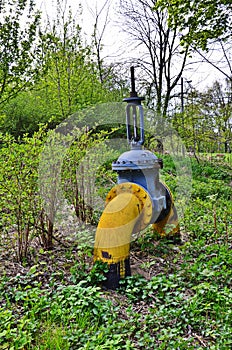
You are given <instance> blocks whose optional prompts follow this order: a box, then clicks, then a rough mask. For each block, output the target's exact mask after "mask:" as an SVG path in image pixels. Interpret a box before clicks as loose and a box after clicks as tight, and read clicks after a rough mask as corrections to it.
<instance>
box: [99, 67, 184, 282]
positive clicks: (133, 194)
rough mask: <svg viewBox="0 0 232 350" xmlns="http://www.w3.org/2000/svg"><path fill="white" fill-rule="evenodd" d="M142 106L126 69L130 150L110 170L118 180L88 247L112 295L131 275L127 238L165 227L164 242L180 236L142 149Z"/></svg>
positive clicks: (155, 162)
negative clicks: (101, 265) (103, 267)
mask: <svg viewBox="0 0 232 350" xmlns="http://www.w3.org/2000/svg"><path fill="white" fill-rule="evenodd" d="M142 100H144V98H143V97H138V95H137V93H136V91H135V78H134V67H131V92H130V97H129V98H125V99H124V100H123V101H125V102H127V106H126V130H127V140H128V143H129V145H130V150H129V151H127V152H125V153H123V154H122V155H120V156H119V158H118V159H117V160H116V161H115V162H113V164H112V169H113V170H114V171H116V172H117V174H118V181H117V182H118V184H117V185H116V186H115V187H113V188H112V189H111V190H110V192H109V193H108V195H107V197H106V205H105V209H104V211H103V213H102V215H101V218H100V220H99V223H98V226H97V230H96V235H95V243H94V261H97V260H100V261H103V262H107V264H108V267H109V270H108V272H107V273H106V280H105V281H104V283H103V286H104V287H105V288H107V289H117V288H118V287H119V281H120V279H122V278H124V277H126V276H130V275H131V269H130V242H131V237H132V234H134V233H137V232H139V231H141V230H143V229H145V228H146V227H147V226H148V225H150V224H152V227H153V229H154V230H155V231H156V232H157V233H158V234H159V235H160V236H165V235H167V233H166V228H167V225H169V230H168V235H169V236H173V237H178V238H179V236H180V233H179V224H178V217H177V212H176V208H175V206H174V201H173V197H172V194H171V191H170V190H169V188H168V187H167V186H166V185H165V184H164V183H162V182H161V181H160V179H159V170H160V169H161V168H162V167H163V162H162V159H159V158H158V157H157V156H156V155H155V154H153V153H152V152H151V151H149V150H146V149H144V147H143V144H144V113H143V107H142V105H141V101H142ZM170 225H171V226H170ZM170 227H171V230H170Z"/></svg>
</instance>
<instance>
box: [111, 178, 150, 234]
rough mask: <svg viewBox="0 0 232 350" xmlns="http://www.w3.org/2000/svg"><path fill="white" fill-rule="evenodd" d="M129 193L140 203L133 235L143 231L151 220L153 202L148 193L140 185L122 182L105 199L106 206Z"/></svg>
mask: <svg viewBox="0 0 232 350" xmlns="http://www.w3.org/2000/svg"><path fill="white" fill-rule="evenodd" d="M125 192H127V193H131V194H132V195H135V196H136V197H137V198H138V199H139V202H140V203H141V208H142V210H141V212H140V217H139V219H138V221H137V223H136V226H135V229H134V233H135V232H139V231H141V230H143V229H145V228H146V227H147V226H148V225H149V224H150V223H151V220H152V214H153V204H152V203H153V202H152V199H151V197H150V195H149V193H148V192H147V191H146V190H145V189H144V188H143V187H142V186H140V185H138V184H136V183H132V182H124V183H121V184H118V185H116V186H115V187H113V188H112V189H111V190H110V192H109V193H108V195H107V197H106V205H107V204H108V203H109V202H110V201H111V200H112V199H114V198H115V197H116V196H118V195H120V194H121V193H125Z"/></svg>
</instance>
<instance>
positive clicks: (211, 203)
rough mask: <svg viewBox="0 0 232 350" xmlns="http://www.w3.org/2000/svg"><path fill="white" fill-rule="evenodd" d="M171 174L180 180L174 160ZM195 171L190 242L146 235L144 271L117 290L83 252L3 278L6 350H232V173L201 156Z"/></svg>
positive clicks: (139, 246)
mask: <svg viewBox="0 0 232 350" xmlns="http://www.w3.org/2000/svg"><path fill="white" fill-rule="evenodd" d="M166 168H167V171H166V174H167V179H168V177H169V176H172V175H173V176H174V177H175V169H174V167H173V165H172V164H171V161H170V160H169V159H168V158H167V161H166ZM220 170H221V171H220ZM192 171H193V194H192V198H191V200H190V204H189V206H188V208H187V209H186V213H185V217H184V218H183V219H181V231H182V234H183V243H184V244H183V245H180V246H177V245H175V244H173V243H172V242H170V241H168V239H166V240H165V239H164V240H160V241H157V240H156V238H155V236H154V235H153V234H152V232H151V230H147V231H146V232H145V233H144V234H143V235H141V236H140V237H139V239H137V241H136V242H134V243H133V244H132V245H131V260H132V261H131V263H135V262H136V264H137V269H138V271H140V272H141V273H137V272H136V273H133V275H132V276H131V277H127V278H126V279H125V280H122V281H121V284H120V288H119V289H118V290H117V291H109V290H108V291H105V290H103V289H102V288H101V283H102V280H104V271H106V266H105V265H104V264H98V265H95V266H94V267H93V266H92V263H91V260H92V256H90V257H89V259H87V258H86V256H89V255H91V254H92V251H91V249H90V248H86V247H84V246H82V247H81V249H79V251H78V250H77V251H76V253H77V254H76V255H75V256H74V253H73V251H74V249H73V250H72V249H70V251H68V249H66V252H65V253H64V254H65V257H66V262H65V263H64V264H63V265H62V267H60V266H59V264H58V263H57V267H56V270H55V271H54V270H53V272H52V273H51V272H50V273H49V270H48V264H49V263H46V262H44V263H43V260H42V257H41V258H40V259H39V260H38V261H37V263H36V264H35V265H32V266H31V265H30V266H26V265H25V268H24V273H18V274H17V275H9V274H7V273H5V274H3V275H2V276H1V280H0V349H10V350H15V349H25V350H29V349H38V350H42V349H43V350H45V349H46V350H47V349H51V350H52V349H54V350H55V349H56V350H57V349H62V350H66V349H67V350H69V349H70V350H71V349H75V350H77V349H78V350H79V349H89V350H90V349H99V350H100V349H109V350H110V349H112V350H114V349H116V350H117V349H118V350H119V349H128V350H129V349H165V350H166V349H167V350H173V349H181V350H186V349H211V350H228V349H230V348H231V347H232V335H231V329H232V308H231V300H232V291H231V286H232V272H231V271H232V254H231V253H232V237H231V226H232V225H231V224H232V218H231V212H232V207H231V185H230V181H231V168H230V167H229V166H228V167H227V166H226V165H222V166H219V165H210V164H205V163H203V164H201V163H200V164H198V163H197V161H195V160H193V161H192ZM46 254H48V255H49V254H50V256H51V254H54V252H50V253H46V252H43V256H44V255H46ZM48 261H49V260H48ZM53 263H54V264H55V259H54V260H53ZM25 270H26V272H25ZM47 275H48V276H47Z"/></svg>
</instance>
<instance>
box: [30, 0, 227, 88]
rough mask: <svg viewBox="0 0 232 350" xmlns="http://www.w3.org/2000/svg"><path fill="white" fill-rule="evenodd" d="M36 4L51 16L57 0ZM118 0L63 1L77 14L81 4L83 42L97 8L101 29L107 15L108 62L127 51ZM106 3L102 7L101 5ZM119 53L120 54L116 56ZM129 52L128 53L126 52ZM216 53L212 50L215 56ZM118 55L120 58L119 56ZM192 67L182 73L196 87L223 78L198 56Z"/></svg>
mask: <svg viewBox="0 0 232 350" xmlns="http://www.w3.org/2000/svg"><path fill="white" fill-rule="evenodd" d="M36 1H37V6H38V7H39V8H40V9H41V11H42V13H43V14H44V17H45V18H46V14H48V15H49V17H50V18H51V17H52V16H53V15H55V11H54V8H55V6H56V2H57V0H36ZM118 1H119V0H66V2H67V5H66V7H67V9H68V7H69V6H70V7H71V8H72V12H73V14H77V13H78V5H79V4H80V3H81V5H82V8H83V13H82V15H81V17H80V16H78V14H77V22H78V23H80V25H81V27H82V29H83V33H84V35H85V38H86V40H87V42H88V41H89V43H90V40H91V35H92V33H93V25H94V21H95V17H96V13H99V12H100V11H101V10H102V12H101V15H100V18H99V19H100V20H99V23H100V24H99V29H100V32H101V29H102V26H103V24H104V23H105V20H106V16H107V14H108V17H107V27H106V30H105V32H104V35H103V44H104V46H103V51H102V58H103V59H105V61H106V62H112V61H114V60H117V61H119V60H120V59H121V61H122V62H123V60H124V59H125V58H126V57H128V52H127V51H126V48H127V44H126V40H127V38H126V36H125V33H124V34H123V28H120V27H119V26H118V25H116V22H117V14H116V8H117V6H118ZM106 3H107V4H109V5H110V6H109V7H108V6H105V7H104V5H105V4H106ZM122 48H124V50H123V49H122ZM119 53H120V55H121V56H119ZM130 55H131V52H130ZM217 55H218V53H216V55H215V58H216V57H217ZM120 57H121V58H120ZM193 60H194V62H197V61H198V63H195V64H194V69H193V70H192V72H188V71H186V72H185V73H184V75H183V77H184V79H185V80H186V81H191V82H192V85H193V86H195V87H196V88H197V89H199V90H203V89H206V88H207V87H208V86H211V85H212V83H213V81H215V80H220V79H222V80H224V76H223V75H222V74H221V73H219V72H218V71H217V70H216V69H215V68H213V67H212V66H211V65H209V64H207V63H202V62H200V61H199V57H198V58H197V57H196V58H193Z"/></svg>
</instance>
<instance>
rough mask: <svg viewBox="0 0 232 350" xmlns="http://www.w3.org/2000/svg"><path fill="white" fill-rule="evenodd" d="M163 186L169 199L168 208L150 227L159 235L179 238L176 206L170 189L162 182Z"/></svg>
mask: <svg viewBox="0 0 232 350" xmlns="http://www.w3.org/2000/svg"><path fill="white" fill-rule="evenodd" d="M163 186H164V187H165V188H166V189H167V191H168V193H169V196H170V199H171V206H170V210H169V212H168V213H167V215H166V216H165V217H164V218H163V219H162V220H161V221H158V222H156V223H153V224H152V228H153V230H154V231H156V232H157V233H158V234H159V235H160V236H161V237H167V236H168V237H170V236H174V237H176V238H179V236H180V226H179V221H178V215H177V211H176V208H175V205H174V200H173V196H172V193H171V191H170V189H169V188H168V187H167V185H164V184H163Z"/></svg>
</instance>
